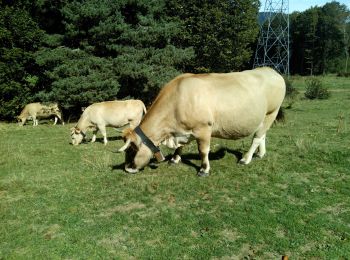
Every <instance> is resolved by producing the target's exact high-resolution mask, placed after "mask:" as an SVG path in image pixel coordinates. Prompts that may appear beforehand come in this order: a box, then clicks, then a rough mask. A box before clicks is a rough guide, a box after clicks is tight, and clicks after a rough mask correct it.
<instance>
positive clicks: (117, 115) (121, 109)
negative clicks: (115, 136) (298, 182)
mask: <svg viewBox="0 0 350 260" xmlns="http://www.w3.org/2000/svg"><path fill="white" fill-rule="evenodd" d="M145 113H146V107H145V105H144V104H143V102H142V101H141V100H124V101H105V102H100V103H95V104H92V105H90V106H88V107H87V108H85V109H84V112H83V114H82V115H81V116H80V119H79V121H78V123H77V125H76V126H75V127H73V128H72V129H71V138H72V144H73V145H78V144H80V143H81V142H82V140H83V139H84V137H85V135H86V131H87V129H88V128H92V129H93V136H92V139H91V142H95V140H96V134H97V131H98V130H100V131H101V133H102V135H103V142H104V144H107V134H106V126H113V127H122V126H124V125H127V124H129V125H130V127H131V128H135V127H136V126H137V125H138V124H139V123H140V122H141V119H142V116H143V114H145Z"/></svg>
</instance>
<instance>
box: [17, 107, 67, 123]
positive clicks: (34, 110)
mask: <svg viewBox="0 0 350 260" xmlns="http://www.w3.org/2000/svg"><path fill="white" fill-rule="evenodd" d="M51 116H54V117H55V122H54V125H56V123H57V119H59V120H60V121H61V122H62V125H64V122H63V120H62V113H61V110H60V109H59V107H58V104H57V103H47V104H45V103H39V102H37V103H30V104H28V105H26V106H25V107H24V108H23V110H22V112H21V114H20V115H19V116H18V117H17V119H18V120H19V121H20V125H21V126H23V125H24V124H25V122H26V121H27V120H28V119H32V120H33V126H37V125H38V124H39V122H38V118H48V117H51Z"/></svg>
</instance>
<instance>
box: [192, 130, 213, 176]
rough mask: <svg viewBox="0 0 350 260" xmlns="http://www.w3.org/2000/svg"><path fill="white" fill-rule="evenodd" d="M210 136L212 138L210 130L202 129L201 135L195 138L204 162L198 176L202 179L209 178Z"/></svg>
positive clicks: (198, 134)
mask: <svg viewBox="0 0 350 260" xmlns="http://www.w3.org/2000/svg"><path fill="white" fill-rule="evenodd" d="M210 136H211V132H210V131H209V130H208V129H202V130H201V131H200V132H199V133H196V136H195V137H196V140H197V145H198V152H199V155H200V157H201V160H202V165H201V168H200V170H199V172H198V176H200V177H206V176H209V170H210V164H209V150H210Z"/></svg>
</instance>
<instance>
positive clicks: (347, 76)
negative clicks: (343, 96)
mask: <svg viewBox="0 0 350 260" xmlns="http://www.w3.org/2000/svg"><path fill="white" fill-rule="evenodd" d="M337 76H338V77H346V78H349V77H350V72H345V71H342V72H339V73H338V74H337Z"/></svg>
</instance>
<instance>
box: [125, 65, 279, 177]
mask: <svg viewBox="0 0 350 260" xmlns="http://www.w3.org/2000/svg"><path fill="white" fill-rule="evenodd" d="M284 96H285V82H284V79H283V77H282V76H280V75H279V74H278V73H277V72H275V71H274V70H272V69H270V68H258V69H254V70H247V71H243V72H233V73H226V74H217V73H212V74H198V75H195V74H183V75H180V76H178V77H176V78H175V79H173V80H172V81H170V82H169V83H168V84H167V85H166V86H165V87H164V88H163V89H162V90H161V91H160V93H159V95H158V97H157V98H156V99H155V101H154V102H153V104H152V106H151V108H150V109H149V111H148V113H147V114H146V116H145V117H144V119H143V120H142V122H141V124H140V126H139V127H137V128H135V129H134V130H130V129H129V130H127V131H125V134H124V140H125V141H126V143H125V145H124V146H123V147H122V148H120V149H119V151H126V155H125V170H126V171H127V172H131V173H134V172H137V171H138V170H139V169H141V168H143V167H144V166H145V165H147V164H148V162H149V160H150V158H151V157H152V155H153V154H154V155H155V156H156V158H157V159H158V160H162V159H163V156H162V155H161V152H160V151H159V148H158V146H159V145H160V144H161V143H162V142H165V143H166V144H168V145H170V146H172V147H174V148H177V149H176V151H175V154H174V157H173V158H172V161H173V162H175V163H177V162H179V161H180V159H181V157H180V154H181V147H182V145H183V144H184V143H187V142H188V141H190V140H191V137H192V139H195V140H196V141H197V144H198V151H199V153H200V156H201V160H202V164H201V168H200V171H199V173H198V175H199V176H207V175H208V174H209V170H210V165H209V159H208V154H209V149H210V139H211V137H218V138H225V139H239V138H243V137H246V136H249V135H252V134H254V137H253V142H252V145H251V147H250V149H249V151H248V152H247V153H246V154H245V155H244V156H243V158H242V159H241V161H240V162H241V163H243V164H248V163H250V161H251V160H252V156H253V154H254V152H255V151H256V149H257V148H259V152H258V156H259V157H263V156H264V154H265V152H266V149H265V136H266V132H267V130H268V129H269V128H270V126H271V125H272V123H273V122H274V120H275V118H276V116H277V114H278V111H279V109H280V106H281V104H282V101H283V99H284Z"/></svg>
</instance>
